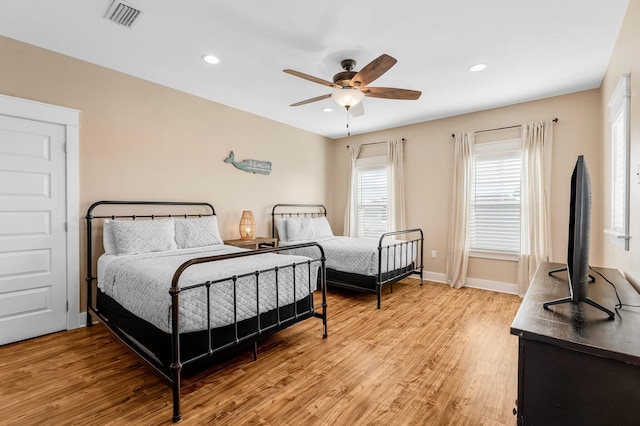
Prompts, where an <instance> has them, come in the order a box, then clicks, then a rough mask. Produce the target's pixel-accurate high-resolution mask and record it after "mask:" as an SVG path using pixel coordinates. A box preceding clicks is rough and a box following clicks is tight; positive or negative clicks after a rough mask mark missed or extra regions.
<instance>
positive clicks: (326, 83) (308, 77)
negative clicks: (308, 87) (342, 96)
mask: <svg viewBox="0 0 640 426" xmlns="http://www.w3.org/2000/svg"><path fill="white" fill-rule="evenodd" d="M282 71H284V72H286V73H287V74H291V75H295V76H296V77H300V78H304V79H305V80H309V81H313V82H314V83H318V84H322V85H323V86H329V87H336V88H338V87H340V86H338V85H337V84H333V83H332V82H330V81H327V80H323V79H321V78H318V77H314V76H312V75H309V74H305V73H303V72H299V71H294V70H290V69H286V70H282Z"/></svg>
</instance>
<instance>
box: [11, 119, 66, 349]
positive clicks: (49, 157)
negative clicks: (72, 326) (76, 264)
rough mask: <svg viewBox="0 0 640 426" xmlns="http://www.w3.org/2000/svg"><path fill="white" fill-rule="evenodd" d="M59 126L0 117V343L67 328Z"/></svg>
mask: <svg viewBox="0 0 640 426" xmlns="http://www.w3.org/2000/svg"><path fill="white" fill-rule="evenodd" d="M64 147H65V127H64V126H62V125H58V124H50V123H44V122H40V121H34V120H28V119H22V118H15V117H9V116H6V115H0V345H2V344H6V343H10V342H14V341H17V340H23V339H28V338H31V337H35V336H40V335H43V334H47V333H52V332H54V331H59V330H64V329H66V328H67V271H66V269H67V266H66V235H65V232H66V231H65V220H66V212H65V206H66V180H65V161H66V158H65V152H64Z"/></svg>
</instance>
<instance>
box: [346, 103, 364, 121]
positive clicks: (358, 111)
mask: <svg viewBox="0 0 640 426" xmlns="http://www.w3.org/2000/svg"><path fill="white" fill-rule="evenodd" d="M349 113H350V114H351V115H352V116H353V117H361V116H362V115H364V105H363V104H362V102H358V103H357V104H355V105H354V106H352V107H351V108H349Z"/></svg>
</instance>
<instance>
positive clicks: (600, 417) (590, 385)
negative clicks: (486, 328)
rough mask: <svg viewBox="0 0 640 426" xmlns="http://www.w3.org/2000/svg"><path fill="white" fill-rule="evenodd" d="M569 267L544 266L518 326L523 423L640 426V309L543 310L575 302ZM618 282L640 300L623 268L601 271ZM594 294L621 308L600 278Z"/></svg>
mask: <svg viewBox="0 0 640 426" xmlns="http://www.w3.org/2000/svg"><path fill="white" fill-rule="evenodd" d="M562 266H563V265H561V264H556V263H544V264H542V265H541V266H540V268H539V269H538V272H537V273H536V277H535V279H534V281H533V283H532V284H531V286H530V287H529V290H528V291H527V294H526V296H525V298H524V300H523V301H522V305H521V306H520V309H519V310H518V313H517V314H516V317H515V319H514V320H513V323H512V324H511V334H514V335H516V336H518V338H519V339H518V340H519V353H518V399H517V414H516V415H517V419H518V424H519V425H544V426H549V425H563V426H564V425H581V426H583V425H607V426H608V425H616V426H621V425H640V308H623V309H619V310H617V311H616V316H615V318H614V319H613V320H609V319H608V317H607V315H606V314H605V313H604V312H602V311H600V310H598V309H596V308H594V307H592V306H589V305H587V304H585V303H580V304H573V303H568V304H563V305H555V306H550V307H549V309H548V310H545V309H544V308H543V307H542V304H543V303H544V302H547V301H550V300H555V299H559V298H562V297H567V296H568V295H569V286H568V282H567V273H566V272H559V273H557V274H555V276H549V275H548V272H549V271H550V270H553V269H557V268H561V267H562ZM595 269H596V270H597V271H599V272H600V273H602V274H603V275H604V276H605V277H607V279H609V280H610V281H612V282H613V283H614V284H615V285H616V288H617V289H618V293H619V294H620V298H621V299H622V301H623V303H628V304H633V305H640V295H639V294H638V293H637V292H636V291H635V290H634V289H633V288H632V287H631V285H630V284H629V283H628V282H627V281H626V280H625V279H624V278H623V277H622V275H621V274H620V273H619V272H618V271H617V270H615V269H607V268H595ZM591 275H593V276H594V277H595V278H596V281H595V282H594V283H591V284H589V297H590V298H591V299H593V300H594V301H595V302H598V303H600V304H601V305H603V306H604V307H606V308H608V309H610V310H613V309H614V306H615V304H616V303H617V299H616V297H615V293H614V290H613V287H611V286H610V285H609V284H608V283H607V282H606V281H604V280H603V279H602V278H601V277H600V276H598V275H597V274H594V273H593V272H591Z"/></svg>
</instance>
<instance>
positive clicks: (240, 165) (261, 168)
mask: <svg viewBox="0 0 640 426" xmlns="http://www.w3.org/2000/svg"><path fill="white" fill-rule="evenodd" d="M224 162H225V163H231V164H233V165H234V166H235V168H236V169H240V170H243V171H245V172H249V173H260V174H262V175H268V174H270V173H271V161H258V160H242V161H235V156H234V155H233V151H231V154H229V156H228V157H227V158H225V159H224Z"/></svg>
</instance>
